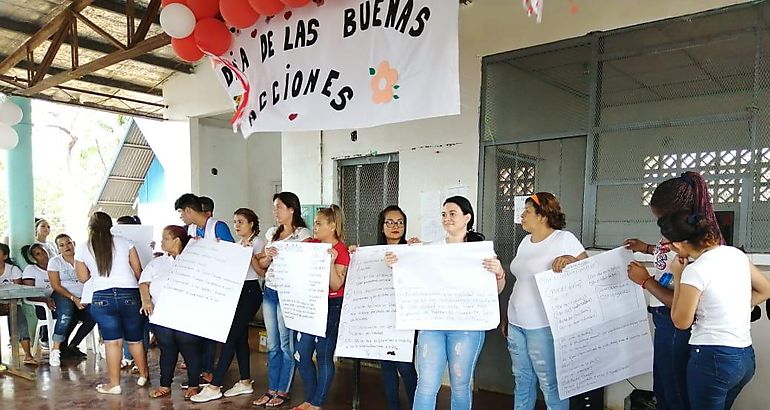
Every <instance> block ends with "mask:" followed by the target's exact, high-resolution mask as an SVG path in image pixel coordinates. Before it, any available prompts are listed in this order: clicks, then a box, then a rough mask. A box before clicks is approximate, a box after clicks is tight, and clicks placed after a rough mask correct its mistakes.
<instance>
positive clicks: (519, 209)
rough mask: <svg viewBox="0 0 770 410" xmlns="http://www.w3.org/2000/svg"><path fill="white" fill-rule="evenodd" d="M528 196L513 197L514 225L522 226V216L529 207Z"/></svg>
mask: <svg viewBox="0 0 770 410" xmlns="http://www.w3.org/2000/svg"><path fill="white" fill-rule="evenodd" d="M527 198H529V197H528V196H515V197H513V223H515V224H519V225H521V214H522V213H524V208H526V206H527Z"/></svg>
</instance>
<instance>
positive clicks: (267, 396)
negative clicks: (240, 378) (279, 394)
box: [251, 391, 275, 406]
mask: <svg viewBox="0 0 770 410" xmlns="http://www.w3.org/2000/svg"><path fill="white" fill-rule="evenodd" d="M274 397H275V394H273V393H270V392H269V391H268V392H265V394H263V395H262V397H260V398H258V399H256V400H254V401H253V402H251V404H253V405H255V406H265V405H267V403H268V402H269V401H270V400H273V398H274Z"/></svg>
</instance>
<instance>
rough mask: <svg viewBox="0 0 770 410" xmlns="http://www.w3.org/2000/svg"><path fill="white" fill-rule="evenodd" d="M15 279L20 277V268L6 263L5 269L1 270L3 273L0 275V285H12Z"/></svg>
mask: <svg viewBox="0 0 770 410" xmlns="http://www.w3.org/2000/svg"><path fill="white" fill-rule="evenodd" d="M17 279H21V269H19V267H18V266H14V265H11V264H10V263H6V264H5V270H4V271H3V274H2V275H0V286H1V285H12V284H13V281H14V280H17Z"/></svg>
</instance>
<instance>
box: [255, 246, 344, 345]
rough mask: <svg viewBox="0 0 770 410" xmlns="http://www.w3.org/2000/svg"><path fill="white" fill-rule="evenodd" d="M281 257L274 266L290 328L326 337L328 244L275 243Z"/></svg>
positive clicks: (271, 266) (276, 283)
mask: <svg viewBox="0 0 770 410" xmlns="http://www.w3.org/2000/svg"><path fill="white" fill-rule="evenodd" d="M272 246H273V247H275V248H276V249H277V250H278V256H276V257H275V258H274V259H273V263H271V264H270V271H271V272H272V275H273V277H274V278H275V282H274V283H273V285H274V286H275V290H276V291H278V298H279V299H280V300H281V311H282V312H283V320H284V322H285V323H286V327H288V328H289V329H292V330H296V331H298V332H302V333H307V334H311V335H314V336H319V337H326V317H327V316H328V314H329V273H330V272H329V267H330V266H331V255H330V254H329V248H331V245H329V244H328V243H307V242H283V241H277V242H273V244H272Z"/></svg>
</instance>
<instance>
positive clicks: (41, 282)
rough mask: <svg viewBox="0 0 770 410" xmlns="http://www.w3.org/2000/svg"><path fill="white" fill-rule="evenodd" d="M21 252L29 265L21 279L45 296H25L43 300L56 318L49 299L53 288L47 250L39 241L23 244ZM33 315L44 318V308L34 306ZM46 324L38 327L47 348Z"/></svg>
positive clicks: (42, 341)
mask: <svg viewBox="0 0 770 410" xmlns="http://www.w3.org/2000/svg"><path fill="white" fill-rule="evenodd" d="M21 252H22V253H23V254H24V256H25V259H27V262H28V263H29V265H27V267H25V268H24V272H23V273H22V275H21V281H22V283H23V284H24V285H26V286H34V287H36V288H40V289H43V291H44V292H45V297H34V298H27V300H31V301H34V302H43V303H45V304H46V305H48V309H49V310H50V311H51V315H52V316H53V319H55V318H56V306H55V305H54V300H53V299H51V294H52V293H53V289H52V288H51V282H50V281H49V280H48V271H47V270H46V269H47V268H48V259H49V258H48V251H46V250H45V248H43V245H41V244H39V243H33V244H32V245H28V246H23V247H22V248H21ZM35 315H36V316H37V319H38V320H46V319H47V318H46V313H45V309H43V308H42V307H41V306H35ZM47 327H48V326H44V327H42V328H40V332H41V335H40V342H41V344H42V345H43V346H44V348H48V329H47Z"/></svg>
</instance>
